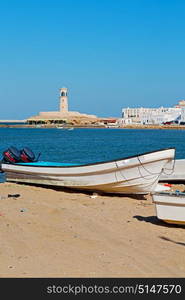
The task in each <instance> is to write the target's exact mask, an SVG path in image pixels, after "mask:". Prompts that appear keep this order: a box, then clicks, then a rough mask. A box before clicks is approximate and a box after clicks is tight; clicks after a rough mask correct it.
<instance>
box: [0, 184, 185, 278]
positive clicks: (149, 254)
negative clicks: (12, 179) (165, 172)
mask: <svg viewBox="0 0 185 300" xmlns="http://www.w3.org/2000/svg"><path fill="white" fill-rule="evenodd" d="M177 188H178V189H180V190H181V191H184V189H185V186H183V185H181V186H173V189H177ZM8 194H10V195H12V194H20V197H17V198H14V197H8ZM91 195H92V194H86V193H77V192H69V191H61V190H54V189H49V188H44V187H36V186H28V185H18V184H13V183H2V184H0V197H1V198H0V277H122V278H123V277H184V276H185V255H184V251H185V227H179V226H177V225H167V224H165V223H163V222H162V221H160V220H158V219H157V218H156V212H155V206H154V204H153V203H152V201H151V196H150V195H147V196H135V197H133V196H132V197H130V196H116V195H113V196H110V195H101V196H100V195H98V196H97V197H96V198H91V197H90V196H91Z"/></svg>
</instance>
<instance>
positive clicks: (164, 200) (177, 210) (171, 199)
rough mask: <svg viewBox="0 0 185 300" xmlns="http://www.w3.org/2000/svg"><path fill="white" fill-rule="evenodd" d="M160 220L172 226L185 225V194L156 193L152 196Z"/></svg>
mask: <svg viewBox="0 0 185 300" xmlns="http://www.w3.org/2000/svg"><path fill="white" fill-rule="evenodd" d="M152 201H153V203H154V204H155V207H156V215H157V217H158V219H160V220H163V221H164V222H166V223H170V224H182V225H185V194H182V193H181V194H179V195H177V194H175V193H156V194H153V195H152Z"/></svg>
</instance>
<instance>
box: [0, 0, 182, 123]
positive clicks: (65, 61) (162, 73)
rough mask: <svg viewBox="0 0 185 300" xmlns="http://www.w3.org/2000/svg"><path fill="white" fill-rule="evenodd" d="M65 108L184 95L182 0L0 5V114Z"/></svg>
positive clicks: (156, 102)
mask: <svg viewBox="0 0 185 300" xmlns="http://www.w3.org/2000/svg"><path fill="white" fill-rule="evenodd" d="M63 86H65V87H68V88H69V107H70V110H76V111H80V112H84V113H91V114H96V115H98V116H102V117H105V116H113V117H114V116H115V117H119V116H121V108H123V107H128V106H129V107H138V106H145V107H157V106H162V105H163V106H172V105H174V104H176V103H177V101H179V100H180V99H184V98H185V1H184V0H182V1H180V0H176V1H175V0H174V1H171V0H168V1H167V0H150V1H148V0H130V1H124V0H98V1H97V0H96V1H95V0H86V1H85V0H66V1H64V0H60V1H59V0H58V1H57V0H52V1H48V0H45V1H39V0H37V1H35V0H32V1H20V0H14V1H13V0H12V1H9V0H6V1H1V2H0V102H1V110H0V119H24V118H27V117H29V116H30V115H34V114H37V113H38V112H39V111H48V110H58V90H59V88H60V87H63Z"/></svg>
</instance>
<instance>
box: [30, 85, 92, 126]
mask: <svg viewBox="0 0 185 300" xmlns="http://www.w3.org/2000/svg"><path fill="white" fill-rule="evenodd" d="M59 92H60V94H59V111H44V112H40V113H39V114H38V115H36V116H32V117H30V118H28V119H27V123H28V124H30V125H33V124H35V125H36V124H38V125H39V124H47V125H55V124H65V123H70V124H73V125H75V124H77V125H78V124H79V125H80V124H87V125H88V124H93V123H96V122H97V120H98V118H97V116H95V115H88V114H82V113H79V112H77V111H69V108H68V89H67V88H65V87H63V88H61V89H60V90H59Z"/></svg>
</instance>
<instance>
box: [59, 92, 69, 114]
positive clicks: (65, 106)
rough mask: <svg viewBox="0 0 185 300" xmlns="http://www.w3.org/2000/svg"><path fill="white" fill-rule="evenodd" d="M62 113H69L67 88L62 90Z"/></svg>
mask: <svg viewBox="0 0 185 300" xmlns="http://www.w3.org/2000/svg"><path fill="white" fill-rule="evenodd" d="M60 112H68V97H67V88H61V89H60Z"/></svg>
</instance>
